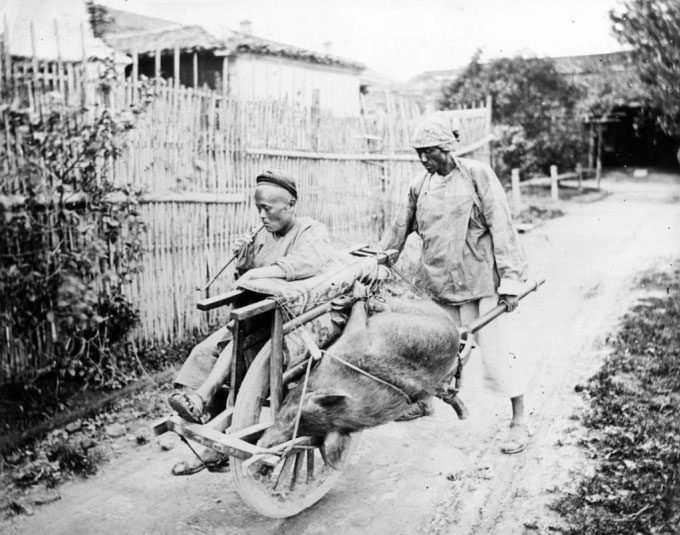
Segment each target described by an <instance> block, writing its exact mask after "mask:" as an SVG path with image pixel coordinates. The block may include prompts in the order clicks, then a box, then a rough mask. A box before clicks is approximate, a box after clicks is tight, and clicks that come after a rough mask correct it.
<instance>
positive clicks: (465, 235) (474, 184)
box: [381, 112, 531, 453]
mask: <svg viewBox="0 0 680 535" xmlns="http://www.w3.org/2000/svg"><path fill="white" fill-rule="evenodd" d="M457 144H458V134H457V132H455V131H453V129H452V125H451V121H450V118H449V117H448V116H447V115H446V114H445V113H443V112H437V113H435V114H432V115H430V116H429V117H427V118H426V119H425V120H424V121H423V122H422V123H421V124H420V125H419V127H418V128H417V129H416V131H415V133H414V136H413V142H412V145H413V148H414V149H415V150H416V152H417V153H418V157H419V158H420V162H421V163H422V164H423V166H424V167H425V170H426V171H427V172H426V173H425V175H424V176H420V177H418V178H417V179H416V180H414V181H413V183H412V184H411V186H410V188H409V192H408V197H407V199H406V203H405V204H404V205H403V206H402V207H401V208H400V210H399V212H398V213H397V216H396V218H395V220H394V223H393V224H392V226H391V228H389V229H388V230H387V232H386V233H385V235H384V236H383V239H382V240H381V246H382V248H383V249H384V250H387V249H397V250H398V251H399V252H401V250H402V249H403V247H404V244H405V242H406V238H407V237H408V235H409V234H410V233H411V232H416V233H417V234H418V235H419V236H420V237H421V238H422V255H421V257H420V260H419V266H418V273H417V280H416V284H417V285H418V287H419V288H420V289H422V290H424V291H425V292H427V293H428V294H430V295H431V296H432V297H433V298H434V299H435V301H437V302H438V303H439V304H440V305H441V306H443V307H444V308H445V309H446V310H447V311H448V312H449V314H450V315H451V316H452V317H453V319H454V320H455V321H456V322H457V324H458V325H464V324H468V323H470V322H471V321H473V320H475V319H477V318H478V317H479V316H480V315H482V314H484V313H485V312H487V311H488V310H490V309H492V308H493V307H495V306H496V305H497V304H498V303H502V304H505V305H506V307H507V309H508V311H512V310H514V309H515V308H516V307H517V303H518V299H517V297H516V296H517V295H519V293H520V292H521V290H522V288H523V284H522V282H523V281H524V280H525V279H526V270H527V266H526V263H525V260H524V255H523V252H522V248H521V245H520V243H519V238H518V236H517V232H516V231H515V228H514V226H513V224H512V220H511V215H510V208H509V206H508V202H507V199H506V196H505V191H504V190H503V187H502V186H501V183H500V181H499V180H498V177H496V174H495V173H494V172H493V170H492V169H491V168H490V167H489V166H488V165H485V164H483V163H481V162H477V161H474V160H469V159H464V158H457V157H455V156H454V155H453V151H454V150H455V148H456V146H457ZM504 319H505V318H503V317H500V318H498V319H497V320H495V321H494V322H492V323H491V324H489V325H488V326H486V327H485V328H484V329H483V330H482V331H481V332H480V333H479V334H477V341H478V345H479V347H480V349H481V352H482V362H483V366H484V383H485V386H486V387H487V388H488V389H489V390H491V391H492V392H493V393H495V394H497V395H500V396H503V397H506V398H509V399H510V402H511V408H512V418H511V420H510V425H509V427H508V429H507V432H506V436H505V438H504V440H503V444H502V446H501V450H502V451H503V452H504V453H518V452H520V451H522V450H524V449H525V448H526V446H527V443H528V442H529V440H530V438H531V432H530V430H529V428H528V426H527V425H526V418H525V414H524V392H525V390H526V389H527V388H528V384H529V373H528V370H527V369H526V366H525V364H524V362H523V360H522V359H521V358H520V353H519V352H515V351H514V348H512V347H508V345H507V344H508V341H509V338H510V337H509V336H508V333H507V329H506V328H505V325H504V323H505V322H504ZM431 412H432V400H431V398H430V400H428V401H426V402H421V403H420V404H418V405H414V406H413V407H412V409H411V410H410V411H409V412H408V413H406V414H404V415H403V416H402V418H401V419H412V418H417V417H419V416H425V415H428V414H431Z"/></svg>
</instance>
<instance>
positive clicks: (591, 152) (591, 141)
mask: <svg viewBox="0 0 680 535" xmlns="http://www.w3.org/2000/svg"><path fill="white" fill-rule="evenodd" d="M593 167H595V137H594V135H593V123H592V121H591V122H589V123H588V169H592V168H593Z"/></svg>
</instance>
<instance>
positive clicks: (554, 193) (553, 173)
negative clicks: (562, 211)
mask: <svg viewBox="0 0 680 535" xmlns="http://www.w3.org/2000/svg"><path fill="white" fill-rule="evenodd" d="M550 198H551V199H552V200H553V201H559V200H560V192H559V184H558V182H557V166H556V165H551V166H550Z"/></svg>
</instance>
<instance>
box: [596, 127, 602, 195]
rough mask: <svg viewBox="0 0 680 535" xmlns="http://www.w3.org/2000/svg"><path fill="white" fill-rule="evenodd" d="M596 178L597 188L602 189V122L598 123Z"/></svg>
mask: <svg viewBox="0 0 680 535" xmlns="http://www.w3.org/2000/svg"><path fill="white" fill-rule="evenodd" d="M595 178H596V179H597V189H600V180H601V179H602V123H597V163H596V166H595Z"/></svg>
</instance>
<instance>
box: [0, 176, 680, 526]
mask: <svg viewBox="0 0 680 535" xmlns="http://www.w3.org/2000/svg"><path fill="white" fill-rule="evenodd" d="M652 179H653V180H652ZM604 186H605V188H606V189H607V190H608V191H609V192H610V193H611V194H610V195H609V196H608V197H606V198H605V199H603V200H599V201H597V202H588V203H577V202H573V201H572V202H570V203H564V206H562V209H564V210H566V211H567V215H566V216H565V217H562V218H559V219H555V220H552V221H550V222H547V223H546V224H545V225H544V226H542V227H540V228H537V229H535V230H534V231H533V232H531V233H529V234H527V235H525V236H524V237H523V242H524V245H525V248H526V250H527V254H528V257H529V259H530V264H531V266H532V271H533V275H534V276H545V277H546V278H547V279H548V283H547V284H546V285H545V286H544V288H542V289H541V291H540V292H539V293H538V294H536V295H534V296H531V297H529V298H527V299H526V301H525V302H523V304H522V306H520V309H519V310H518V312H517V313H515V314H516V321H518V322H521V325H522V333H523V336H524V337H525V342H526V346H527V351H529V352H530V353H531V354H533V355H536V356H537V357H538V358H539V359H540V364H537V366H536V377H537V381H536V385H535V387H534V389H533V390H532V392H531V393H530V395H529V397H528V403H529V409H530V411H531V414H532V417H531V421H532V426H533V428H534V430H535V432H536V434H535V439H534V440H533V442H532V443H531V445H530V447H529V448H528V449H527V450H526V451H525V452H523V453H521V454H519V455H515V456H504V455H502V454H500V453H499V452H498V451H497V449H498V440H499V436H500V432H501V431H502V429H503V428H504V426H506V425H507V421H508V415H509V403H508V402H507V401H506V400H498V399H495V398H492V397H490V396H489V395H487V394H486V393H485V392H484V391H483V390H482V388H481V385H480V381H479V376H480V373H479V372H480V370H479V363H477V362H472V363H471V364H470V365H469V367H468V369H467V374H466V380H467V382H466V386H465V391H464V396H463V398H464V399H465V401H466V402H467V404H468V406H469V407H470V408H471V411H472V415H471V417H470V418H469V419H468V420H465V421H462V422H461V421H458V420H457V419H456V418H455V415H454V414H453V412H452V411H451V409H450V408H449V407H447V406H445V405H442V404H438V405H437V406H436V412H435V415H434V416H432V417H428V418H423V419H420V420H417V421H414V422H409V423H402V424H389V425H386V426H384V427H381V428H378V429H375V430H372V431H370V432H367V433H365V434H364V436H363V440H362V443H361V445H360V447H359V448H358V451H357V452H356V453H355V456H354V458H353V462H352V465H351V466H350V467H349V468H348V469H347V470H346V472H345V475H344V477H343V479H342V483H341V484H339V485H338V486H337V487H336V488H335V489H334V490H333V491H332V492H331V493H330V494H329V495H328V496H327V497H326V498H325V499H324V500H322V501H321V502H320V503H319V504H317V505H316V506H315V507H313V508H312V509H310V510H308V511H306V512H304V513H302V514H300V515H299V516H297V517H295V518H292V519H288V520H271V519H266V518H261V517H259V516H257V515H256V514H255V513H253V512H251V511H250V510H249V509H247V508H246V507H245V506H244V505H243V504H242V503H241V501H240V499H239V497H238V495H237V494H236V492H235V491H234V490H233V487H232V484H231V478H230V476H229V475H228V474H208V473H202V474H197V475H195V476H193V477H190V478H176V477H172V476H170V475H169V473H168V472H169V468H170V466H171V461H172V459H173V458H174V457H175V456H176V455H175V452H170V453H163V452H160V451H159V448H158V446H156V445H153V444H151V445H147V446H144V447H141V448H139V449H136V450H134V452H132V453H130V454H128V455H126V456H123V457H122V458H119V459H118V460H116V461H115V462H112V463H110V464H109V465H107V466H106V467H105V468H104V469H103V470H102V472H101V473H100V474H99V475H97V476H96V477H93V478H91V479H88V480H85V481H80V482H72V483H68V484H66V485H64V486H63V487H62V488H61V494H62V500H61V501H59V502H56V503H53V504H51V505H48V506H44V507H42V508H39V509H38V510H37V511H36V513H35V515H34V516H32V517H18V518H16V519H14V520H12V521H11V522H10V523H8V524H6V525H5V526H2V525H0V531H4V530H5V529H6V530H7V532H16V533H50V534H51V535H57V534H62V533H63V534H67V533H68V534H80V533H82V534H89V533H111V534H113V533H115V534H119V533H233V534H246V533H247V534H258V533H262V534H268V533H281V534H296V535H302V534H317V533H328V534H339V533H357V534H365V533H370V534H371V535H379V534H402V533H404V534H405V533H461V534H468V533H479V534H486V533H499V534H513V533H539V532H547V531H546V530H547V529H548V528H549V527H552V529H553V530H554V529H558V528H559V526H560V521H559V519H558V518H557V517H556V516H555V514H554V513H552V512H551V511H550V510H549V508H548V507H547V504H548V503H550V502H551V501H552V500H554V499H555V497H556V496H557V495H558V493H559V492H564V491H566V490H568V489H569V488H572V487H573V486H574V485H575V482H576V480H577V479H578V477H579V475H580V474H582V473H584V472H585V471H587V470H588V469H590V467H591V462H592V461H589V460H588V459H585V458H582V456H581V454H580V452H579V450H578V448H577V447H576V441H577V440H578V438H579V436H581V434H582V433H583V431H582V428H581V426H580V424H579V421H578V417H577V416H575V415H577V414H578V407H579V406H580V404H581V403H582V402H581V397H580V395H579V394H577V393H575V392H574V385H576V384H577V383H579V382H583V381H585V380H586V379H587V378H588V377H589V376H590V375H591V374H592V373H593V371H594V370H595V369H596V368H597V366H598V364H599V363H600V362H601V360H602V358H604V356H605V354H606V347H605V345H604V336H605V335H606V334H607V333H608V332H610V331H611V329H612V328H613V327H614V325H615V323H616V320H617V318H618V316H619V315H620V314H621V313H623V312H624V311H625V309H626V308H627V306H628V305H629V304H630V303H631V302H632V300H633V299H634V298H635V297H636V294H635V292H632V291H631V290H632V289H633V288H634V280H635V276H636V275H637V274H639V273H640V272H641V271H644V270H645V269H648V268H651V267H659V266H663V265H666V266H667V265H668V264H669V263H670V262H671V261H672V259H673V258H677V256H678V253H679V252H680V249H679V245H680V177H673V176H668V175H665V176H658V175H655V176H652V177H650V179H648V180H647V181H640V182H632V181H627V180H626V181H623V180H615V179H612V180H608V181H606V182H605V183H604Z"/></svg>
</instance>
